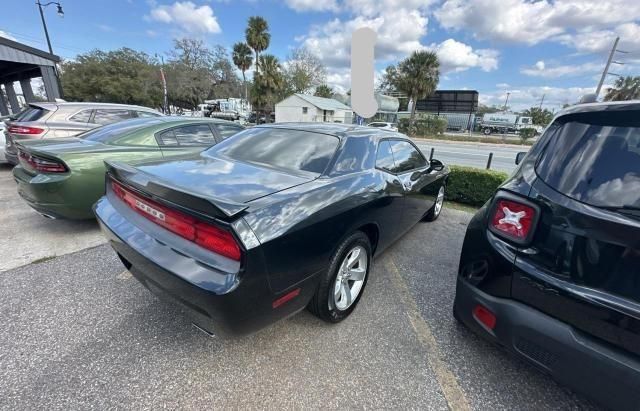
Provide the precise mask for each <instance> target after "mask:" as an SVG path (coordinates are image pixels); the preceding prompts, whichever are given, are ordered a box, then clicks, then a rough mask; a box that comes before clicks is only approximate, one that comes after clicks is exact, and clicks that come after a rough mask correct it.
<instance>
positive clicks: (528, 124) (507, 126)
mask: <svg viewBox="0 0 640 411" xmlns="http://www.w3.org/2000/svg"><path fill="white" fill-rule="evenodd" d="M522 128H535V129H536V131H538V127H536V126H534V125H533V121H532V119H531V117H527V116H520V115H518V114H512V113H487V114H485V115H484V116H482V120H481V121H480V130H481V131H482V132H483V133H484V134H485V135H489V134H491V133H501V134H505V133H517V132H518V131H519V130H520V129H522ZM538 132H539V131H538Z"/></svg>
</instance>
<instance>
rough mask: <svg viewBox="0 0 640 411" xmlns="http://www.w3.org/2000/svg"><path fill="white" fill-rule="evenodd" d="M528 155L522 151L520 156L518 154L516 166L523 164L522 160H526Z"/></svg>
mask: <svg viewBox="0 0 640 411" xmlns="http://www.w3.org/2000/svg"><path fill="white" fill-rule="evenodd" d="M526 155H527V152H526V151H521V152H519V153H518V154H516V165H518V164H520V163H522V160H523V159H524V156H526Z"/></svg>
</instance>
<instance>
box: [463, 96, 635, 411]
mask: <svg viewBox="0 0 640 411" xmlns="http://www.w3.org/2000/svg"><path fill="white" fill-rule="evenodd" d="M516 162H517V163H520V164H519V168H518V169H517V170H516V171H515V172H514V174H513V175H512V176H511V177H510V178H509V179H508V180H507V181H506V182H505V183H504V184H503V185H502V186H501V187H500V188H499V189H498V191H497V192H496V193H495V196H494V197H493V198H492V199H491V200H490V201H489V202H488V203H487V204H486V205H485V206H484V207H482V208H481V209H480V211H478V213H477V214H476V215H475V216H474V217H473V219H472V220H471V222H470V223H469V227H468V229H467V233H466V236H465V239H464V245H463V248H462V255H461V258H460V268H459V275H458V282H457V290H456V298H455V306H454V314H455V316H456V317H457V318H458V319H459V320H460V321H462V322H463V323H464V324H466V325H467V326H468V327H469V328H471V329H472V330H474V331H475V332H477V333H478V334H481V335H482V336H484V337H486V338H487V339H489V340H491V341H493V342H495V343H497V344H500V345H502V346H503V347H505V348H506V349H507V350H508V351H510V352H511V353H513V354H514V355H516V356H517V357H520V358H523V359H525V360H527V361H529V362H530V363H532V364H534V365H536V366H537V367H539V368H540V369H542V370H543V371H545V372H548V373H550V374H551V375H552V376H553V377H554V378H555V379H556V380H558V381H560V382H562V383H564V384H566V385H568V386H570V387H572V388H573V389H575V390H577V391H580V392H582V393H583V394H585V395H587V396H589V397H591V398H592V399H594V400H596V401H598V402H600V403H601V404H603V405H604V406H606V407H607V408H610V409H620V410H622V409H635V408H637V406H638V404H640V102H619V103H600V104H583V105H576V106H572V107H571V108H568V109H566V110H564V111H562V112H561V113H560V114H559V115H558V116H557V117H556V118H555V119H554V121H553V122H552V124H551V125H550V126H549V127H547V129H546V131H545V132H544V134H543V135H542V136H541V137H540V139H539V141H538V142H536V144H535V145H534V146H533V147H532V148H531V150H530V151H529V153H528V154H526V155H525V153H520V154H519V155H518V157H517V160H516Z"/></svg>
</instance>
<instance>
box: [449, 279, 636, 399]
mask: <svg viewBox="0 0 640 411" xmlns="http://www.w3.org/2000/svg"><path fill="white" fill-rule="evenodd" d="M477 304H481V305H483V306H484V307H486V308H487V309H489V310H490V311H491V312H493V313H494V314H495V315H496V317H497V322H496V326H495V329H494V330H493V332H489V331H487V330H486V329H485V328H484V327H483V326H481V325H480V323H479V322H478V321H477V320H476V319H475V317H474V316H473V314H472V310H473V308H474V307H475V306H476V305H477ZM454 311H455V313H456V316H457V317H458V318H459V319H460V320H461V321H462V322H463V323H464V324H465V325H467V326H468V327H469V328H471V329H472V330H473V331H475V332H476V333H478V334H480V335H482V336H484V337H486V338H488V339H489V340H491V341H493V342H495V343H497V344H499V345H501V346H503V347H504V348H506V349H507V350H508V351H509V352H511V353H512V354H514V355H515V356H517V357H520V358H522V359H525V360H526V361H528V362H530V363H532V364H534V365H536V366H537V367H538V368H540V369H542V370H543V371H545V372H547V373H549V374H551V375H552V376H553V377H554V378H555V379H556V380H558V381H559V382H561V383H563V384H565V385H567V386H569V387H571V388H573V389H575V390H576V391H579V392H581V393H583V394H584V395H585V396H587V397H590V398H592V399H593V400H595V401H597V402H599V403H601V404H603V405H605V406H606V407H609V408H613V409H620V410H626V409H637V406H638V404H640V361H639V360H638V358H637V357H635V356H632V355H630V354H628V353H625V352H623V351H621V350H619V349H615V348H613V347H611V346H609V345H607V344H606V343H603V342H601V341H599V340H596V339H594V338H592V337H589V336H587V335H585V334H583V333H580V332H578V331H577V330H575V329H574V328H572V327H570V326H569V325H567V324H565V323H563V322H561V321H558V320H556V319H554V318H552V317H549V316H547V315H546V314H543V313H542V312H540V311H538V310H536V309H533V308H531V307H529V306H526V305H524V304H521V303H518V302H516V301H513V300H510V299H505V298H496V297H492V296H490V295H489V294H486V293H484V292H482V291H480V290H479V289H477V288H476V287H474V286H472V285H471V284H469V283H468V282H467V281H465V280H464V279H461V278H458V283H457V288H456V299H455V304H454Z"/></svg>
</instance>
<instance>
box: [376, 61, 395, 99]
mask: <svg viewBox="0 0 640 411" xmlns="http://www.w3.org/2000/svg"><path fill="white" fill-rule="evenodd" d="M397 77H398V69H397V68H396V66H387V68H386V69H385V70H384V73H383V74H382V78H381V79H380V83H379V84H378V90H380V91H381V92H382V93H392V92H395V91H397V90H396V86H395V85H396V84H397Z"/></svg>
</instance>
